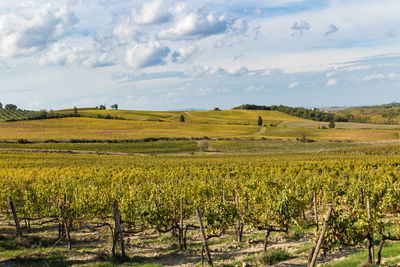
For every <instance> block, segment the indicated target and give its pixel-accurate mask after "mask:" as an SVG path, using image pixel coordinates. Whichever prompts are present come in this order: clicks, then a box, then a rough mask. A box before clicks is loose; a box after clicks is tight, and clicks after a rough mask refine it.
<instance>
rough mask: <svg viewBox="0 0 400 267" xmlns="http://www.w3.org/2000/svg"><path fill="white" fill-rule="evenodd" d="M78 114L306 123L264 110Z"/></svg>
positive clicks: (85, 112) (89, 111) (84, 112)
mask: <svg viewBox="0 0 400 267" xmlns="http://www.w3.org/2000/svg"><path fill="white" fill-rule="evenodd" d="M58 112H60V113H67V114H68V113H73V110H60V111H58ZM78 114H80V115H82V116H87V117H93V118H97V117H99V116H102V117H106V116H107V115H109V116H113V117H118V118H123V119H127V120H139V121H169V122H179V120H180V116H181V115H183V116H184V117H185V121H187V122H197V123H213V124H243V125H254V124H255V122H256V121H257V118H258V116H262V118H263V121H264V123H268V124H269V123H275V124H277V123H280V122H282V121H307V120H305V119H301V118H298V117H294V116H290V115H287V114H285V113H282V112H279V111H266V110H253V111H250V110H222V111H140V110H99V109H78Z"/></svg>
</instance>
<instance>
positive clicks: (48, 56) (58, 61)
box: [39, 43, 86, 66]
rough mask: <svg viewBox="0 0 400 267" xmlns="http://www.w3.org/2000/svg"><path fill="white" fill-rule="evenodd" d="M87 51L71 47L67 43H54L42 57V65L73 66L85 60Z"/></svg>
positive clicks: (40, 62)
mask: <svg viewBox="0 0 400 267" xmlns="http://www.w3.org/2000/svg"><path fill="white" fill-rule="evenodd" d="M84 53H86V51H85V49H83V48H77V47H71V46H68V45H67V44H65V43H54V44H52V45H51V46H50V48H49V49H48V50H47V51H46V52H45V53H44V54H43V55H42V56H41V57H40V60H39V64H40V65H62V66H64V65H71V64H76V63H79V62H81V61H82V60H83V57H84Z"/></svg>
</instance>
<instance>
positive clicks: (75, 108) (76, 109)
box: [74, 106, 78, 114]
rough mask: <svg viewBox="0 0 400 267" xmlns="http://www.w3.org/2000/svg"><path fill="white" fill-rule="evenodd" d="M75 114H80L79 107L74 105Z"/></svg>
mask: <svg viewBox="0 0 400 267" xmlns="http://www.w3.org/2000/svg"><path fill="white" fill-rule="evenodd" d="M74 114H78V108H77V107H76V106H74Z"/></svg>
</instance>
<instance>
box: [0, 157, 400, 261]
mask: <svg viewBox="0 0 400 267" xmlns="http://www.w3.org/2000/svg"><path fill="white" fill-rule="evenodd" d="M0 166H1V171H0V190H1V191H0V209H1V214H2V215H1V216H2V222H3V224H2V225H3V226H7V227H2V228H1V229H4V230H0V236H1V237H0V238H1V239H0V262H1V261H4V262H5V263H7V264H15V265H16V266H17V265H18V264H31V263H32V261H34V262H36V263H37V264H44V262H47V263H49V262H50V265H51V264H54V265H56V264H57V263H58V264H63V263H64V264H65V263H66V262H70V263H71V262H73V263H74V264H89V265H90V264H92V265H96V266H98V264H102V263H105V262H110V261H111V262H117V263H123V262H125V264H128V265H135V264H136V265H140V264H148V266H149V264H153V265H154V264H162V265H164V264H165V265H188V266H189V265H190V266H192V265H195V264H200V263H201V262H202V261H204V262H205V263H207V262H208V264H210V265H215V266H237V265H242V263H243V264H247V265H246V266H258V265H269V264H279V263H278V262H279V261H285V262H287V263H288V264H290V263H292V264H298V265H300V266H304V265H307V264H309V265H310V266H314V265H315V263H316V262H318V263H326V264H327V266H356V265H358V264H361V263H364V262H369V263H376V264H383V265H391V264H392V265H393V264H399V263H400V258H399V257H398V251H399V249H400V244H398V242H396V241H398V240H400V225H399V212H400V179H399V177H400V158H399V156H366V155H302V154H300V155H294V154H282V155H265V156H262V155H242V156H240V157H238V156H237V155H197V156H196V155H195V156H190V155H186V156H185V155H182V156H176V155H175V156H169V157H168V156H158V157H154V156H96V155H37V154H28V153H14V152H2V153H1V159H0ZM82 236H84V237H85V238H86V239H82ZM14 237H15V238H17V239H16V240H17V241H12V240H13V238H14ZM293 240H294V241H293ZM7 242H8V243H7ZM10 242H16V243H13V244H14V245H13V246H14V247H21V246H22V247H23V246H25V247H26V246H28V244H30V245H32V244H39V245H37V246H38V247H39V248H40V249H41V250H39V251H40V253H39V252H37V251H36V252H37V253H39V257H37V258H36V259H32V257H31V256H25V257H24V256H21V255H19V256H18V255H15V254H12V253H11V254H7V253H6V252H7V245H6V244H8V246H9V247H10V245H9V244H10ZM93 244H96V246H95V247H92V246H93ZM288 244H289V245H288ZM290 244H292V246H290ZM293 244H296V246H295V247H294V248H293ZM146 245H147V246H146ZM33 247H34V246H33ZM5 248H6V249H5ZM4 249H5V250H4ZM15 249H16V248H15ZM32 250H33V251H35V249H32V248H30V251H32ZM68 251H69V252H68ZM342 251H345V252H346V253H348V254H345V255H347V256H348V255H350V256H349V257H350V259H349V260H350V261H351V262H353V263H351V264H355V265H351V264H350V263H349V262H350V261H348V262H347V263H346V262H344V263H342V265H340V261H337V264H338V265H335V264H336V263H335V261H332V259H334V258H335V257H336V256H337V255H341V253H342ZM393 251H394V252H393ZM396 251H397V252H396ZM7 255H8V256H7ZM360 255H361V256H360ZM351 257H354V258H351ZM357 257H358V258H357ZM70 258H73V259H74V261H71V260H70ZM345 260H346V259H345ZM357 261H358V263H357ZM349 264H350V265H349ZM66 265H68V264H66ZM153 265H151V266H153ZM102 266H103V265H102ZM157 266H159V265H157Z"/></svg>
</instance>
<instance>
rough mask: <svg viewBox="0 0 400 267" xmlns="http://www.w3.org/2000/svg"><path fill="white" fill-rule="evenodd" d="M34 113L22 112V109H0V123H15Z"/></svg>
mask: <svg viewBox="0 0 400 267" xmlns="http://www.w3.org/2000/svg"><path fill="white" fill-rule="evenodd" d="M34 113H36V112H35V111H30V110H22V109H12V110H6V109H2V108H1V109H0V121H15V120H23V119H26V118H28V117H29V116H30V115H32V114H34Z"/></svg>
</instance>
